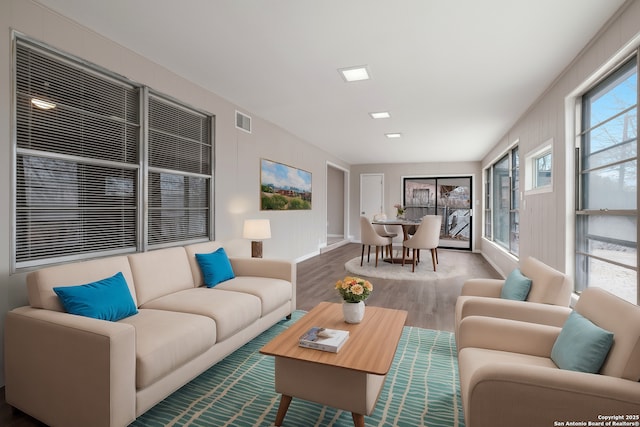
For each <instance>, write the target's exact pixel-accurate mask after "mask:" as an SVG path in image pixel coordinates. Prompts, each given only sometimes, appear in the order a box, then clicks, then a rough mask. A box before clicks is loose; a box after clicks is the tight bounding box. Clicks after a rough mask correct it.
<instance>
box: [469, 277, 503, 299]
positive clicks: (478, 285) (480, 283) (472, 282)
mask: <svg viewBox="0 0 640 427" xmlns="http://www.w3.org/2000/svg"><path fill="white" fill-rule="evenodd" d="M503 286H504V280H503V279H467V280H465V282H464V283H463V285H462V290H461V291H460V295H474V296H479V297H493V298H500V293H501V292H502V287H503Z"/></svg>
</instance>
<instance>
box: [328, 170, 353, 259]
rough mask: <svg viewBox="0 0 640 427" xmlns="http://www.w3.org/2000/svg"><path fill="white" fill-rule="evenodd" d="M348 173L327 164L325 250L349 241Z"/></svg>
mask: <svg viewBox="0 0 640 427" xmlns="http://www.w3.org/2000/svg"><path fill="white" fill-rule="evenodd" d="M348 184H349V172H348V171H347V170H345V169H342V168H341V167H339V166H337V165H334V164H331V163H329V162H327V248H333V247H337V246H340V245H342V244H344V243H347V242H348V240H349V225H348V224H349V209H348V206H349V203H348V202H349V199H348Z"/></svg>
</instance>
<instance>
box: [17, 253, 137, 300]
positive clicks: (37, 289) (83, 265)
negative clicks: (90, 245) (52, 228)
mask: <svg viewBox="0 0 640 427" xmlns="http://www.w3.org/2000/svg"><path fill="white" fill-rule="evenodd" d="M118 272H121V273H122V274H123V276H124V278H125V280H126V282H127V286H128V287H129V291H130V293H131V297H132V298H133V301H134V303H135V304H136V306H137V305H138V303H137V299H136V292H135V288H134V284H133V275H132V274H131V269H130V268H129V260H128V259H127V257H126V256H115V257H109V258H101V259H95V260H90V261H82V262H75V263H72V264H64V265H55V266H52V267H46V268H43V269H40V270H36V271H32V272H30V273H29V274H27V292H28V294H29V304H30V305H31V307H33V308H44V309H47V310H54V311H64V307H63V306H62V303H61V301H60V298H59V297H58V295H56V293H55V292H54V291H53V288H54V287H56V286H74V285H83V284H85V283H90V282H95V281H96V280H101V279H104V278H105V277H110V276H113V275H114V274H116V273H118Z"/></svg>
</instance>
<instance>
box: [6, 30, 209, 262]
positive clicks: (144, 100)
mask: <svg viewBox="0 0 640 427" xmlns="http://www.w3.org/2000/svg"><path fill="white" fill-rule="evenodd" d="M18 46H21V48H23V50H24V48H27V49H32V50H35V51H36V52H39V53H43V54H44V55H46V57H50V58H51V59H52V60H53V61H56V62H55V63H56V64H58V63H60V64H63V65H64V66H70V67H73V69H74V70H77V71H78V72H80V73H88V74H91V75H93V76H96V77H97V80H96V82H98V83H100V82H103V81H111V82H115V84H117V85H123V86H127V87H133V88H136V90H137V91H138V96H137V98H138V99H137V101H136V104H137V108H138V112H137V114H138V133H139V135H138V136H137V148H136V150H137V157H138V158H137V159H134V160H133V163H131V164H128V165H127V164H124V166H123V165H122V164H118V163H115V162H111V161H108V160H99V159H96V160H92V159H91V158H86V157H83V156H79V154H81V153H80V152H75V153H74V152H70V153H69V154H64V153H63V154H58V153H56V152H55V151H51V152H50V151H47V149H46V146H44V147H45V148H44V149H38V150H30V149H29V148H25V146H24V145H23V147H20V146H19V144H18V143H19V134H18V118H19V117H22V116H24V114H28V115H27V116H24V117H30V115H31V114H32V113H30V112H28V111H27V112H26V113H25V112H20V113H19V111H18V81H17V76H18V68H19V63H18V57H17V52H18ZM23 64H25V65H26V64H28V63H23ZM11 65H12V82H11V88H10V89H11V96H12V98H11V106H10V111H11V117H12V119H11V123H12V124H11V202H10V203H11V223H12V227H11V241H10V251H11V252H10V253H11V255H10V256H11V259H10V269H11V272H12V273H15V272H20V271H28V270H30V269H33V268H40V267H43V266H48V265H55V264H61V263H65V262H71V261H77V260H83V259H90V258H99V257H105V256H113V255H118V254H127V253H135V252H144V251H146V250H149V249H154V248H159V247H165V246H181V245H185V244H190V243H197V242H203V241H208V240H213V239H214V238H215V237H214V236H215V229H214V224H215V218H214V215H215V214H214V202H215V116H214V115H213V114H211V113H209V112H206V111H203V110H202V109H199V108H195V107H193V106H191V105H188V104H186V103H185V102H183V101H180V100H177V99H175V98H172V97H170V96H167V95H164V94H161V93H160V92H158V91H155V90H153V89H151V88H149V87H148V86H145V85H143V84H140V83H137V82H133V81H131V80H129V79H127V78H125V77H123V76H120V75H118V74H116V73H114V72H112V71H110V70H108V69H105V68H103V67H101V66H98V65H95V64H93V63H90V62H88V61H86V60H83V59H81V58H78V57H76V56H74V55H71V54H69V53H66V52H63V51H60V50H58V49H55V48H53V47H51V46H49V45H48V44H46V43H43V42H40V41H38V40H36V39H33V38H31V37H28V36H25V35H24V34H22V33H19V32H17V31H12V64H11ZM88 87H89V90H90V88H91V86H88ZM29 93H30V92H29ZM25 94H26V95H27V96H32V95H29V94H28V93H25ZM152 96H153V97H157V98H162V99H164V100H167V101H168V102H172V103H174V104H176V105H179V106H180V108H183V109H185V110H187V111H190V112H193V113H194V114H198V115H200V116H202V117H204V118H205V119H204V126H205V127H206V128H208V135H207V138H208V140H207V141H205V143H206V144H208V145H209V147H210V152H209V154H208V156H207V157H205V158H204V160H202V159H201V160H200V161H206V162H207V163H208V170H207V171H205V172H204V173H200V174H197V173H195V174H194V173H186V174H187V175H190V176H193V175H197V176H199V177H201V178H204V180H205V181H206V183H207V185H208V188H207V189H206V192H205V193H206V194H205V196H204V197H206V198H207V199H208V200H207V201H206V202H205V204H206V205H207V206H206V210H207V213H206V228H207V230H206V232H205V234H206V235H202V236H199V237H195V238H190V237H189V236H185V238H184V239H183V240H176V241H172V242H169V243H163V244H157V245H151V244H149V233H148V230H149V218H148V212H149V188H148V185H149V173H150V169H153V168H150V167H149V155H148V150H149V116H148V114H149V109H148V102H149V99H150V97H152ZM77 99H78V102H81V101H82V100H83V99H86V98H83V97H77ZM21 102H24V101H21ZM69 102H70V103H68V104H67V105H68V108H75V107H74V106H76V105H79V104H75V103H73V102H71V101H69ZM106 105H109V104H106ZM58 120H59V121H58V123H67V122H65V121H64V120H65V119H64V117H63V118H60V119H58ZM41 126H43V127H41V129H45V128H44V125H41ZM182 126H184V125H182ZM187 126H190V124H189V125H187ZM23 128H24V126H23ZM26 129H28V130H29V131H31V130H32V128H31V127H29V128H26ZM72 129H75V128H72ZM52 135H53V136H55V133H54V134H52ZM58 137H59V136H58ZM114 138H116V141H118V140H119V139H120V138H122V136H121V135H116V136H115V137H114ZM51 141H52V142H51V147H52V149H54V150H55V146H56V143H57V142H56V140H55V137H54V138H53V139H52V140H51ZM77 143H78V144H80V146H81V147H83V148H84V147H90V145H86V144H88V143H87V141H85V140H84V139H80V140H79V141H78V142H77ZM89 144H90V142H89ZM93 144H95V143H93ZM58 146H61V145H60V144H58ZM94 146H95V147H98V148H97V150H98V151H97V152H98V153H101V152H102V151H103V148H102V146H100V145H94ZM106 146H107V145H105V147H106ZM43 150H44V151H43ZM176 151H177V150H176ZM28 155H37V156H38V158H45V159H46V158H51V159H57V161H63V162H64V161H67V162H71V163H73V164H76V165H80V166H82V165H85V164H95V165H98V166H118V165H120V167H124V168H125V169H129V170H132V171H134V172H135V173H134V176H135V178H134V182H133V189H134V192H135V195H134V198H135V201H134V202H133V204H134V206H135V209H136V213H135V218H134V219H132V220H131V221H130V222H126V223H125V224H124V225H123V226H124V227H128V226H131V227H132V229H129V231H130V232H133V234H134V238H133V244H127V245H125V246H120V247H119V246H117V243H116V245H115V246H114V247H113V248H111V249H109V250H104V249H103V250H95V249H94V250H91V249H89V250H87V251H85V252H82V251H77V250H76V248H75V247H73V245H70V248H71V249H70V250H69V251H67V252H65V253H63V254H62V255H61V256H60V255H59V254H58V253H57V252H55V253H54V251H53V249H54V248H55V249H57V247H55V245H56V244H57V242H51V243H46V242H45V243H44V244H45V246H43V248H44V251H43V252H42V253H41V254H40V255H39V256H35V257H34V256H32V255H30V254H26V255H25V257H21V258H18V252H17V250H18V238H19V236H21V234H19V233H21V232H20V230H18V227H17V222H16V221H17V220H18V212H17V209H18V189H19V188H21V189H24V190H21V191H22V192H24V191H32V190H29V189H30V188H31V187H30V185H31V184H28V183H27V181H23V182H18V172H19V171H22V170H23V169H24V166H20V165H19V164H18V159H19V158H21V157H23V156H28ZM182 156H183V155H182V154H181V157H182ZM87 162H88V163H87ZM166 172H168V173H174V174H175V173H178V174H181V173H182V172H176V170H172V169H168V170H166ZM75 173H76V172H72V174H75ZM21 174H22V175H24V171H22V172H21ZM110 176H111V175H105V179H106V180H107V181H109V179H110V178H109V177H110ZM75 179H80V178H75ZM75 179H74V182H75ZM88 179H89V178H87V177H85V176H83V177H82V178H81V182H85V184H84V185H86V186H89V187H92V188H93V190H94V191H95V192H97V194H98V195H102V198H104V197H106V196H105V195H106V194H107V193H105V191H106V190H107V188H106V187H105V188H104V189H101V187H100V186H95V185H94V184H93V182H92V181H87V180H88ZM111 180H112V181H113V180H115V181H117V179H116V178H113V177H112V178H111ZM107 181H105V182H107ZM115 181H113V184H114V185H115V186H118V185H122V184H118V183H116V182H115ZM114 188H115V187H114ZM72 191H73V187H72ZM116 193H117V191H116ZM73 194H77V197H78V199H75V200H76V201H75V202H72V205H71V206H75V208H74V209H75V210H77V211H78V212H83V209H85V208H86V207H85V201H84V199H79V197H85V196H82V195H81V194H80V193H73ZM21 203H22V202H21ZM44 212H45V213H46V212H54V208H48V211H47V210H45V211H44ZM49 215H51V214H49ZM30 217H31V216H28V217H27V220H26V221H27V222H26V223H25V224H26V227H33V224H32V221H31V220H30V219H28V218H30ZM86 227H87V226H86V225H85V224H84V223H82V224H81V225H80V230H83V231H82V233H83V234H84V233H86V232H88V231H91V230H92V229H91V228H89V229H87V228H86ZM26 229H27V230H28V229H29V228H26ZM94 231H95V230H94ZM25 238H26V239H27V240H23V241H25V242H27V243H28V242H31V240H30V238H29V236H28V235H26V237H25ZM130 243H131V242H130ZM29 244H31V243H29ZM47 244H48V245H49V246H46V245H47ZM47 248H48V249H47Z"/></svg>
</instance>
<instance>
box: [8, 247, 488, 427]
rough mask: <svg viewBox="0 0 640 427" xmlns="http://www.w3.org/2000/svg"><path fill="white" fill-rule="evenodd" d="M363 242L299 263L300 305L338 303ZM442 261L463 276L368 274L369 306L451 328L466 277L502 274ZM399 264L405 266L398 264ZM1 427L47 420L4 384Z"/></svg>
mask: <svg viewBox="0 0 640 427" xmlns="http://www.w3.org/2000/svg"><path fill="white" fill-rule="evenodd" d="M360 250H361V246H360V245H358V244H355V243H350V244H347V245H344V246H340V247H338V248H336V249H333V250H331V251H328V252H325V253H323V254H320V255H318V256H315V257H313V258H310V259H308V260H306V261H303V262H301V263H299V264H298V266H297V306H298V309H300V310H310V309H312V308H313V307H314V306H315V305H316V304H318V303H319V302H321V301H333V302H340V301H341V300H340V297H339V295H338V293H337V292H336V291H335V289H334V285H335V283H336V281H337V280H339V279H342V278H343V277H344V276H345V275H347V272H346V270H345V269H344V264H345V262H347V261H349V260H350V259H352V258H355V257H359V256H360ZM438 258H439V263H440V264H444V265H454V264H455V265H457V266H459V267H462V268H461V269H460V270H461V275H459V276H456V277H452V278H449V279H441V280H437V281H435V282H429V283H427V282H421V281H399V280H390V279H377V278H369V280H370V281H371V282H372V283H373V286H374V289H373V293H372V294H371V296H370V297H369V299H368V300H367V302H366V303H367V305H371V306H378V307H389V308H396V309H402V310H407V311H408V312H409V316H408V318H407V323H406V324H407V325H408V326H418V327H421V328H427V329H439V330H445V331H452V330H453V320H454V317H453V310H454V306H455V301H456V298H457V297H458V295H459V294H460V289H461V288H462V283H463V282H464V280H466V279H468V278H472V277H489V278H499V277H500V275H499V274H498V273H497V272H496V271H495V270H494V269H493V267H491V265H489V264H488V263H487V262H486V261H485V259H484V258H483V257H482V256H481V255H479V254H474V253H471V252H468V251H454V250H444V249H439V250H438ZM399 268H401V267H399ZM0 426H5V427H42V426H44V424H42V423H40V422H38V421H36V420H34V419H33V418H31V417H29V416H28V415H25V414H23V413H20V412H19V411H14V410H12V408H11V407H10V406H9V405H7V404H6V402H5V399H4V387H2V388H0Z"/></svg>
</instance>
